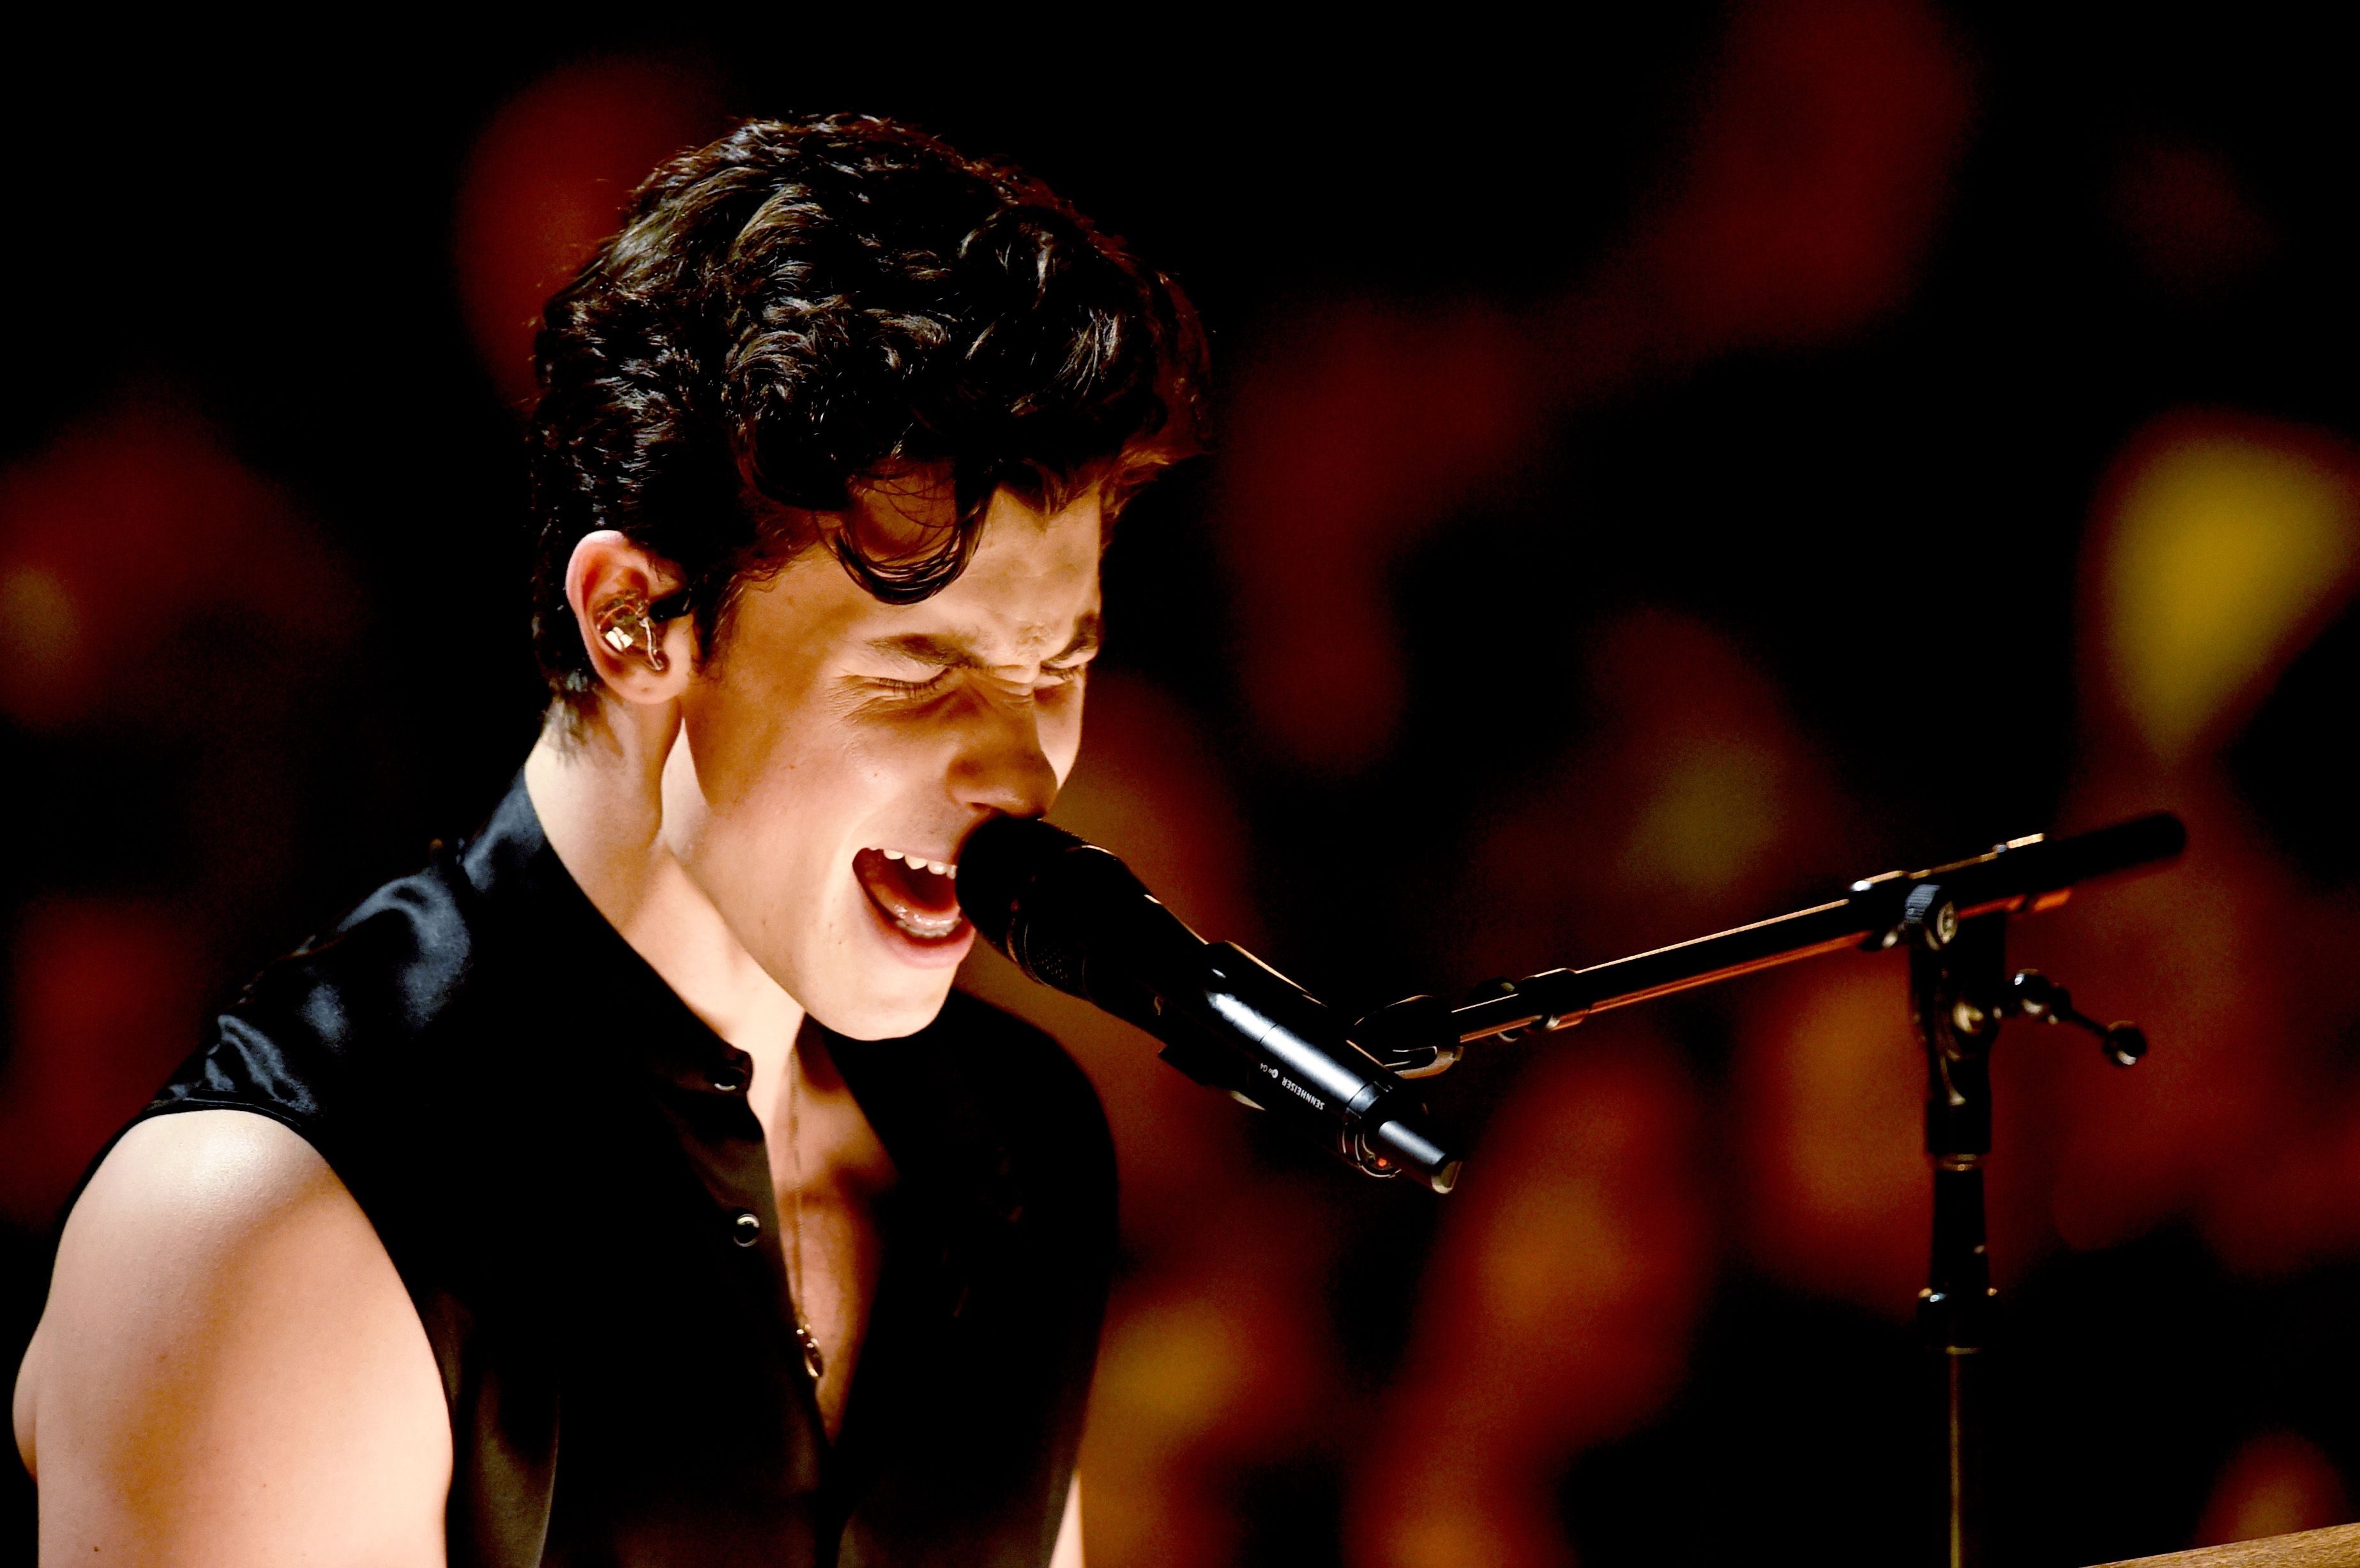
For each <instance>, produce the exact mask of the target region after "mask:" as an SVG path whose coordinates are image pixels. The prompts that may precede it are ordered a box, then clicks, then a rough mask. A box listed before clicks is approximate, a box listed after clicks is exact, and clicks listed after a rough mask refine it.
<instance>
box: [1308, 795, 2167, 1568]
mask: <svg viewBox="0 0 2360 1568" xmlns="http://www.w3.org/2000/svg"><path fill="white" fill-rule="evenodd" d="M2187 843H2188V833H2187V830H2186V829H2185V828H2184V827H2182V826H2181V825H2180V820H2179V819H2178V818H2176V817H2173V816H2169V815H2163V814H2158V815H2156V816H2149V817H2141V818H2138V819H2136V820H2135V821H2132V822H2118V823H2116V824H2115V825H2114V826H2112V827H2107V828H2100V829H2099V830H2097V831H2096V832H2094V833H2081V834H2078V835H2076V836H2073V837H2070V838H2062V839H2049V838H2044V837H2042V836H2040V835H2038V834H2035V835H2033V836H2032V837H2029V838H2020V839H2011V840H2009V841H2008V842H2007V843H2005V844H2000V845H1998V846H1997V847H1996V848H1994V849H1993V850H1991V851H1990V852H1989V853H1988V854H1984V855H1977V856H1975V857H1973V858H1972V859H1969V860H1961V861H1957V862H1954V863H1952V864H1950V865H1948V866H1934V867H1932V868H1931V869H1928V870H1925V871H1916V872H1900V871H1888V872H1885V873H1884V874H1882V875H1881V876H1876V877H1867V878H1864V879H1863V880H1862V881H1858V882H1855V883H1853V884H1852V886H1851V887H1850V888H1848V889H1846V891H1845V895H1844V896H1843V897H1842V898H1836V899H1832V900H1830V901H1829V902H1827V903H1824V904H1818V905H1814V906H1813V907H1811V908H1809V909H1798V910H1797V911H1795V912H1794V913H1792V914H1789V915H1782V916H1779V917H1777V918H1776V919H1774V920H1759V921H1756V922H1755V923H1754V924H1753V925H1748V926H1740V927H1737V928H1736V929H1735V930H1733V931H1721V932H1718V933H1716V934H1714V935H1711V936H1706V937H1699V938H1698V939H1696V940H1695V941H1693V942H1680V943H1678V944H1677V945H1675V946H1671V947H1663V948H1657V949H1655V950H1654V951H1653V952H1650V953H1637V954H1634V955H1633V956H1632V957H1629V958H1622V959H1617V960H1615V961H1613V962H1612V963H1609V964H1594V965H1592V966H1590V968H1587V969H1553V970H1550V971H1549V972H1547V973H1546V974H1543V975H1531V976H1528V977H1527V978H1524V979H1522V980H1494V981H1491V982H1488V983H1486V984H1484V985H1478V986H1475V987H1474V988H1472V989H1471V990H1470V991H1468V992H1466V993H1464V994H1463V995H1461V996H1458V997H1457V998H1455V999H1448V1000H1447V999H1444V998H1441V997H1436V996H1412V997H1408V998H1406V999H1405V1000H1403V1001H1400V1002H1395V1003H1393V1004H1392V1005H1391V1006H1389V1007H1381V1008H1379V1009H1378V1010H1377V1011H1376V1012H1374V1013H1371V1014H1370V1015H1369V1016H1368V1017H1367V1018H1362V1019H1361V1020H1360V1022H1359V1024H1358V1025H1356V1026H1355V1028H1354V1029H1353V1031H1352V1038H1353V1040H1355V1041H1356V1042H1358V1043H1359V1044H1360V1046H1361V1047H1362V1048H1363V1049H1365V1050H1366V1051H1369V1052H1370V1053H1371V1054H1372V1055H1374V1056H1375V1057H1376V1058H1377V1059H1378V1061H1380V1062H1383V1063H1384V1064H1385V1065H1386V1066H1388V1067H1391V1068H1392V1069H1393V1071H1394V1073H1397V1074H1399V1075H1400V1076H1402V1077H1404V1078H1422V1077H1430V1076H1432V1075H1433V1074H1435V1073H1440V1072H1443V1071H1444V1070H1445V1069H1447V1068H1448V1067H1449V1066H1451V1065H1452V1064H1453V1063H1454V1062H1458V1061H1459V1057H1460V1054H1461V1053H1462V1052H1463V1051H1465V1050H1466V1048H1467V1047H1468V1046H1469V1045H1470V1044H1472V1043H1473V1042H1475V1041H1477V1040H1513V1039H1517V1038H1520V1037H1522V1036H1523V1035H1524V1034H1526V1033H1530V1032H1533V1031H1536V1030H1537V1031H1551V1030H1556V1029H1568V1028H1571V1027H1572V1026H1573V1025H1575V1024H1578V1023H1579V1022H1580V1021H1581V1020H1582V1019H1584V1018H1588V1017H1590V1015H1591V1014H1592V1013H1599V1012H1604V1011H1607V1010H1608V1009H1610V1008H1613V1007H1630V1006H1633V1005H1634V1004H1636V1003H1639V1002H1644V1001H1650V1000H1653V999H1654V998H1655V997H1657V996H1670V995H1671V994H1673V993H1674V992H1677V991H1685V990H1689V989H1691V988H1693V987H1695V986H1699V985H1711V984H1713V983H1714V982H1716V981H1721V980H1727V979H1730V978H1732V977H1734V976H1736V975H1747V974H1751V973H1753V972H1754V971H1755V970H1758V969H1767V968H1771V967H1773V966H1774V965H1777V964H1788V963H1792V962H1794V961H1795V960H1797V959H1801V958H1809V957H1813V956H1815V955H1817V954H1819V953H1839V952H1843V951H1845V950H1864V951H1867V952H1880V951H1883V950H1885V949H1888V948H1893V947H1896V946H1899V947H1906V948H1907V951H1908V953H1909V1012H1910V1019H1911V1022H1912V1023H1913V1025H1914V1026H1915V1028H1916V1031H1917V1039H1918V1041H1919V1043H1920V1044H1921V1045H1922V1046H1923V1047H1924V1049H1925V1052H1926V1158H1927V1160H1928V1163H1929V1164H1930V1165H1931V1167H1932V1169H1933V1180H1934V1225H1933V1239H1932V1246H1931V1247H1930V1249H1929V1252H1930V1256H1929V1261H1928V1274H1927V1282H1926V1288H1925V1290H1921V1291H1920V1292H1918V1296H1917V1321H1918V1325H1919V1327H1920V1329H1921V1331H1922V1332H1923V1333H1924V1334H1925V1337H1926V1342H1927V1345H1928V1348H1929V1349H1931V1350H1933V1351H1934V1352H1936V1353H1937V1354H1939V1356H1941V1357H1942V1367H1943V1373H1944V1385H1945V1390H1946V1392H1945V1399H1944V1403H1945V1410H1944V1416H1945V1420H1944V1433H1945V1443H1944V1450H1945V1456H1946V1475H1945V1487H1944V1490H1945V1494H1946V1498H1947V1502H1946V1508H1945V1517H1944V1534H1945V1541H1946V1544H1947V1555H1946V1559H1945V1560H1946V1561H1947V1563H1949V1564H1950V1568H1979V1565H1980V1564H1981V1563H1983V1520H1984V1497H1983V1475H1984V1450H1983V1384H1984V1377H1985V1365H1984V1359H1983V1358H1984V1355H1985V1350H1986V1345H1987V1340H1988V1335H1989V1329H1990V1319H1991V1310H1992V1301H1993V1294H1994V1292H1993V1290H1992V1284H1991V1259H1990V1254H1989V1250H1988V1247H1987V1239H1988V1238H1987V1236H1986V1232H1985V1225H1984V1214H1983V1160H1984V1157H1985V1156H1987V1155H1988V1154H1990V1152H1991V1146H1992V1136H1991V1129H1992V1099H1991V1051H1992V1047H1993V1045H1994V1043H1995V1042H1996V1040H1997V1039H1998V1035H1999V1026H2000V1024H2001V1023H2002V1022H2003V1021H2005V1020H2006V1019H2008V1018H2028V1019H2031V1020H2034V1021H2036V1022H2040V1023H2049V1024H2067V1025H2070V1026H2072V1027H2075V1028H2078V1029H2086V1030H2088V1031H2090V1032H2091V1033H2092V1034H2094V1035H2096V1036H2097V1037H2098V1040H2099V1044H2100V1048H2101V1049H2102V1051H2103V1052H2104V1054H2105V1055H2106V1057H2107V1059H2108V1060H2109V1061H2111V1062H2114V1063H2115V1064H2116V1065H2118V1066H2123V1067H2129V1066H2131V1065H2133V1064H2135V1063H2136V1062H2138V1060H2139V1059H2140V1058H2141V1057H2143V1056H2145V1055H2146V1054H2147V1039H2146V1037H2145V1036H2144V1035H2143V1034H2141V1033H2140V1032H2139V1030H2138V1029H2137V1028H2136V1026H2134V1025H2131V1024H2126V1023H2117V1024H2100V1023H2098V1022H2097V1021H2096V1020H2095V1019H2093V1018H2087V1017H2085V1016H2084V1015H2082V1014H2081V1013H2080V1012H2078V1011H2076V1010H2075V1008H2074V1007H2073V1002H2072V997H2071V996H2070V993H2068V992H2067V991H2066V989H2065V988H2064V987H2063V986H2061V985H2057V984H2056V983H2055V982H2054V981H2051V980H2049V979H2048V978H2047V977H2045V976H2043V975H2040V974H2038V972H2037V971H2034V970H2029V969H2027V970H2023V971H2020V972H2018V973H2016V974H2015V975H2010V974H2009V973H2008V968H2007V920H2008V917H2009V916H2011V915H2029V914H2038V913H2039V912H2040V911H2042V910H2045V909H2054V908H2056V907H2057V906H2058V905H2060V904H2061V903H2063V902H2064V901H2065V900H2066V898H2068V897H2070V894H2071V892H2072V890H2073V888H2074V887H2076V886H2078V885H2079V884H2081V883H2082V882H2086V881H2090V880H2092V879H2093V878H2096V877H2105V876H2110V875H2113V874H2115V873H2118V872H2124V871H2129V870H2134V869H2136V868H2140V867H2144V866H2151V865H2153V864H2155V863H2157V862H2159V861H2164V860H2169V859H2170V858H2171V857H2173V856H2175V855H2178V854H2180V851H2181V850H2182V849H2184V848H2185V847H2186V846H2187Z"/></svg>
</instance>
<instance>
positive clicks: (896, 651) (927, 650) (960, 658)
mask: <svg viewBox="0 0 2360 1568" xmlns="http://www.w3.org/2000/svg"><path fill="white" fill-rule="evenodd" d="M1105 640H1106V622H1105V618H1104V617H1103V616H1101V615H1099V614H1098V612H1097V611H1096V610H1093V611H1091V612H1090V613H1089V614H1088V615H1084V616H1083V617H1082V618H1081V619H1080V620H1079V621H1078V622H1076V624H1075V626H1074V635H1073V637H1070V638H1069V639H1067V641H1066V643H1065V647H1063V648H1059V649H1058V650H1057V651H1056V652H1054V653H1053V654H1051V655H1050V656H1049V657H1048V658H1047V659H1043V661H1042V662H1043V663H1054V662H1055V661H1056V660H1058V659H1071V658H1072V657H1073V656H1074V655H1076V654H1077V653H1088V652H1092V651H1094V650H1096V649H1097V648H1098V647H1099V645H1101V644H1102V643H1103V642H1105ZM869 650H870V651H871V652H874V653H881V654H885V655H888V656H889V657H890V658H894V659H910V660H912V662H914V663H918V664H935V665H940V666H941V667H943V668H944V669H945V670H989V669H990V668H991V661H990V660H989V659H985V658H984V657H983V655H982V654H981V653H980V652H978V650H977V648H976V646H975V642H974V640H973V639H972V638H970V637H965V636H962V635H960V634H959V633H956V632H950V633H945V634H942V635H934V634H930V633H926V632H904V633H902V634H901V636H899V637H877V638H875V639H873V640H872V641H870V643H869Z"/></svg>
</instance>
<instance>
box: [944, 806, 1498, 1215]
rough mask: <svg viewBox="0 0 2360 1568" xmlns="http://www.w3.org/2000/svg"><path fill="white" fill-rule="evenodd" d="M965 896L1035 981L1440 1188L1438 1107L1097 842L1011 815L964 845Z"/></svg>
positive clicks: (1340, 1024) (1200, 1075)
mask: <svg viewBox="0 0 2360 1568" xmlns="http://www.w3.org/2000/svg"><path fill="white" fill-rule="evenodd" d="M958 894H959V904H960V907H961V908H962V909H965V910H966V912H967V918H968V919H969V920H973V921H974V922H975V927H976V930H978V931H980V932H982V934H983V937H984V940H985V941H987V942H990V943H991V945H992V946H994V947H996V948H998V949H999V950H1000V952H1001V953H1005V954H1007V955H1008V957H1009V959H1010V960H1011V962H1013V963H1014V964H1015V965H1016V966H1017V967H1018V968H1019V969H1021V970H1022V971H1023V972H1024V973H1025V975H1027V976H1029V977H1030V978H1032V979H1033V980H1037V981H1039V982H1041V983H1042V984H1043V985H1053V986H1054V987H1056V988H1057V989H1058V990H1060V991H1064V992H1066V993H1068V994H1070V995H1072V996H1079V997H1081V998H1082V999H1083V1000H1084V1001H1087V1002H1090V1003H1092V1004H1094V1005H1096V1006H1097V1007H1100V1008H1103V1009H1104V1010H1105V1011H1107V1012H1109V1013H1112V1014H1113V1015H1114V1016H1115V1017H1117V1018H1121V1019H1123V1020H1125V1021H1126V1022H1128V1023H1131V1024H1135V1025H1137V1026H1138V1027H1139V1028H1141V1029H1144V1030H1146V1031H1147V1032H1148V1033H1149V1034H1151V1035H1153V1036H1154V1037H1155V1038H1156V1039H1158V1040H1162V1041H1163V1042H1164V1051H1163V1056H1164V1061H1166V1062H1170V1063H1171V1064H1172V1065H1173V1066H1175V1067H1176V1068H1178V1069H1179V1070H1180V1071H1181V1072H1183V1073H1187V1074H1188V1076H1190V1077H1191V1078H1194V1079H1196V1081H1197V1082H1198V1083H1208V1084H1210V1085H1212V1086H1213V1087H1215V1088H1218V1089H1225V1090H1228V1091H1229V1093H1230V1094H1235V1095H1237V1096H1238V1097H1239V1098H1240V1099H1242V1100H1245V1101H1246V1102H1248V1103H1249V1104H1251V1105H1256V1106H1258V1107H1261V1108H1263V1109H1266V1110H1269V1111H1270V1112H1272V1113H1273V1115H1276V1116H1280V1117H1281V1118H1282V1119H1284V1120H1288V1121H1291V1122H1293V1123H1295V1125H1297V1126H1298V1127H1302V1128H1303V1129H1304V1130H1306V1132H1309V1133H1310V1134H1311V1135H1312V1136H1313V1137H1315V1138H1317V1140H1318V1141H1319V1142H1321V1143H1322V1144H1323V1145H1325V1146H1326V1147H1327V1148H1328V1149H1331V1150H1332V1151H1333V1152H1335V1153H1336V1154H1337V1155H1338V1156H1339V1157H1340V1158H1341V1159H1343V1160H1345V1161H1346V1162H1347V1163H1349V1164H1350V1165H1353V1166H1355V1167H1357V1168H1358V1169H1360V1170H1361V1171H1366V1172H1368V1173H1369V1174H1371V1175H1372V1176H1393V1175H1397V1174H1399V1173H1401V1172H1403V1171H1407V1172H1409V1173H1410V1174H1411V1175H1413V1176H1415V1177H1416V1178H1417V1179H1418V1180H1419V1181H1423V1182H1424V1183H1425V1184H1426V1185H1427V1186H1429V1187H1431V1188H1433V1189H1434V1190H1435V1191H1436V1192H1448V1191H1449V1190H1450V1189H1451V1187H1452V1186H1453V1185H1454V1184H1455V1183H1456V1182H1457V1181H1458V1180H1459V1164H1460V1159H1459V1156H1458V1155H1457V1154H1455V1153H1452V1152H1450V1151H1449V1150H1448V1149H1446V1148H1445V1147H1444V1145H1443V1144H1442V1142H1441V1141H1440V1140H1439V1139H1438V1138H1436V1137H1435V1136H1434V1135H1433V1134H1432V1133H1431V1132H1430V1131H1429V1130H1427V1128H1426V1107H1425V1106H1424V1105H1420V1104H1419V1103H1418V1102H1417V1100H1416V1099H1415V1096H1413V1095H1412V1094H1411V1093H1410V1091H1409V1089H1408V1087H1407V1085H1406V1084H1404V1083H1403V1082H1402V1080H1401V1079H1400V1078H1398V1077H1397V1076H1395V1075H1394V1074H1393V1072H1392V1071H1391V1070H1389V1069H1388V1068H1386V1067H1385V1065H1384V1064H1383V1063H1382V1062H1379V1061H1378V1060H1377V1059H1376V1058H1375V1057H1373V1056H1371V1055H1370V1054H1369V1053H1368V1052H1367V1051H1363V1050H1361V1049H1360V1047H1359V1046H1358V1045H1355V1044H1354V1043H1353V1042H1352V1040H1351V1038H1350V1034H1349V1028H1348V1026H1347V1025H1346V1023H1345V1021H1344V1020H1343V1019H1341V1018H1338V1016H1337V1015H1336V1014H1335V1013H1333V1012H1331V1011H1330V1010H1329V1009H1328V1008H1327V1007H1326V1006H1325V1005H1324V1004H1323V1003H1321V1002H1320V1001H1319V1000H1318V999H1317V997H1315V996H1312V995H1310V993H1308V992H1306V991H1305V990H1304V989H1303V988H1302V987H1301V986H1299V985H1295V983H1294V982H1293V981H1291V980H1289V979H1287V978H1286V977H1285V976H1284V975H1281V974H1279V973H1278V972H1277V971H1276V970H1274V969H1273V968H1271V967H1270V966H1269V965H1268V964H1263V963H1262V961H1261V960H1260V959H1258V958H1256V957H1254V955H1253V954H1251V953H1248V952H1246V951H1245V950H1244V949H1243V948H1240V947H1238V946H1236V945H1234V944H1233V943H1230V942H1207V941H1205V939H1204V938H1202V937H1200V936H1198V935H1197V934H1196V932H1195V931H1190V930H1189V929H1188V927H1187V926H1186V925H1185V924H1184V923H1183V922H1182V921H1181V920H1180V919H1179V917H1178V916H1176V915H1175V914H1173V913H1172V911H1171V910H1169V909H1165V908H1164V906H1163V905H1162V904H1161V903H1159V902H1158V901H1157V900H1156V898H1155V897H1154V895H1153V894H1152V893H1150V892H1149V891H1148V890H1147V888H1146V887H1144V886H1143V885H1142V884H1141V882H1140V880H1139V878H1138V877H1134V876H1132V875H1131V869H1130V867H1128V866H1124V865H1123V863H1122V862H1121V861H1120V860H1118V859H1116V858H1115V857H1114V856H1113V855H1109V854H1108V853H1107V852H1106V851H1105V850H1103V849H1100V848H1098V846H1097V845H1095V844H1088V843H1086V842H1085V841H1083V840H1081V839H1078V838H1076V837H1075V836H1074V835H1073V834H1072V833H1066V832H1065V830H1063V829H1062V828H1054V827H1051V826H1050V825H1049V824H1048V823H1046V822H1041V821H1039V820H1037V819H1031V818H1018V817H1001V818H997V819H995V820H993V821H991V822H986V823H984V824H983V825H982V826H981V827H979V828H978V829H976V830H975V832H974V833H971V834H969V835H968V837H967V844H965V846H964V847H963V848H962V849H961V851H960V853H959V869H958Z"/></svg>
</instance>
